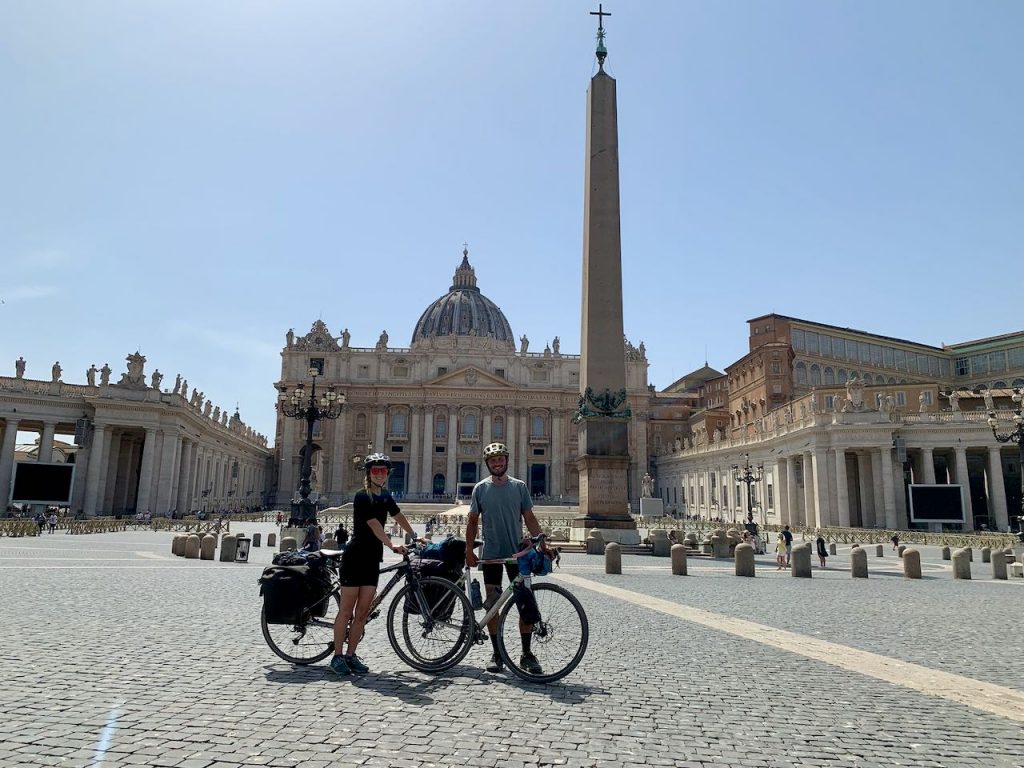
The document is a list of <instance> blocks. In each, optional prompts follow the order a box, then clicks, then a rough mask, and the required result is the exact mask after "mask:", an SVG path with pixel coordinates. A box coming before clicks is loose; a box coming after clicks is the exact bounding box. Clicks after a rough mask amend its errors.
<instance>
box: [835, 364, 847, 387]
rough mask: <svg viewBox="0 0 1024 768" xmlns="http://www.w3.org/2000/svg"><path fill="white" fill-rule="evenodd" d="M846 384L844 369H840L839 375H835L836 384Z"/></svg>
mask: <svg viewBox="0 0 1024 768" xmlns="http://www.w3.org/2000/svg"><path fill="white" fill-rule="evenodd" d="M845 383H846V369H845V368H840V369H839V373H837V374H836V384H845Z"/></svg>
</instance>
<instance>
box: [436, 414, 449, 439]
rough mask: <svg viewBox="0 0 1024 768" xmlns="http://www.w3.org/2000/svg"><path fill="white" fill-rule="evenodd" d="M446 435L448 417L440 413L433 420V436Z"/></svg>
mask: <svg viewBox="0 0 1024 768" xmlns="http://www.w3.org/2000/svg"><path fill="white" fill-rule="evenodd" d="M447 436H448V418H447V417H446V416H445V415H444V414H443V413H442V414H439V415H438V416H437V418H436V420H435V421H434V437H447Z"/></svg>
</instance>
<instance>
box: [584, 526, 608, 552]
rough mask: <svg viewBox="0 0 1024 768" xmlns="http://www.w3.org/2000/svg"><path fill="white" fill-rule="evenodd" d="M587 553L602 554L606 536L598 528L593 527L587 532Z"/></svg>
mask: <svg viewBox="0 0 1024 768" xmlns="http://www.w3.org/2000/svg"><path fill="white" fill-rule="evenodd" d="M586 546H587V554H588V555H600V554H601V553H603V552H604V551H605V550H604V536H602V535H601V532H600V531H599V530H597V528H591V529H590V533H588V534H587V541H586Z"/></svg>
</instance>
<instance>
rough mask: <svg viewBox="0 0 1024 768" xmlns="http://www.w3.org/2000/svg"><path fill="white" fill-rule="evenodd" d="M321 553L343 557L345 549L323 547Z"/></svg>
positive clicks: (327, 555)
mask: <svg viewBox="0 0 1024 768" xmlns="http://www.w3.org/2000/svg"><path fill="white" fill-rule="evenodd" d="M320 554H321V555H323V556H324V557H341V556H342V555H344V554H345V550H344V549H321V550H320Z"/></svg>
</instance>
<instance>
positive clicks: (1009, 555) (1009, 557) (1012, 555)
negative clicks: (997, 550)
mask: <svg viewBox="0 0 1024 768" xmlns="http://www.w3.org/2000/svg"><path fill="white" fill-rule="evenodd" d="M1003 555H1005V556H1006V562H1008V563H1012V562H1013V561H1014V560H1016V559H1017V553H1016V552H1014V551H1013V547H1007V548H1006V549H1004V550H1003Z"/></svg>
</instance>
